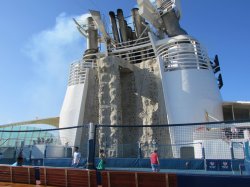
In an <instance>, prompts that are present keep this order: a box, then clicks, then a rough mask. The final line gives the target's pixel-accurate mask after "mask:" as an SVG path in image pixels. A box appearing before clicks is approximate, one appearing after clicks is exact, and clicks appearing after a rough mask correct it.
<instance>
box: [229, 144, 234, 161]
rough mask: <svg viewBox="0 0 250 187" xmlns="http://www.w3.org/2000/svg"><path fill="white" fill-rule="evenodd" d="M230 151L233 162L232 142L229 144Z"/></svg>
mask: <svg viewBox="0 0 250 187" xmlns="http://www.w3.org/2000/svg"><path fill="white" fill-rule="evenodd" d="M230 151H231V157H232V160H234V150H233V142H231V144H230Z"/></svg>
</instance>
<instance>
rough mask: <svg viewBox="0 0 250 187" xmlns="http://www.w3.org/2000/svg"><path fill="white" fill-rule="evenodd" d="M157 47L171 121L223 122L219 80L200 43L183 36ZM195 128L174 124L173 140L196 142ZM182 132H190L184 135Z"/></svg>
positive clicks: (175, 154) (160, 42)
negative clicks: (194, 136)
mask: <svg viewBox="0 0 250 187" xmlns="http://www.w3.org/2000/svg"><path fill="white" fill-rule="evenodd" d="M155 49H156V53H157V56H158V57H157V60H158V63H159V66H160V69H161V78H162V86H163V93H164V99H165V106H166V111H167V115H168V122H169V124H182V123H201V122H209V121H215V120H217V121H223V113H222V98H221V95H220V91H219V88H218V85H217V81H216V79H215V76H214V73H213V69H212V68H211V65H210V60H209V58H208V56H207V54H206V52H205V51H204V49H203V48H202V47H201V45H200V44H199V42H198V41H197V40H195V39H193V38H192V37H190V36H187V35H180V36H177V37H173V38H171V39H165V40H162V41H156V42H155ZM197 128H198V126H197ZM194 130H195V128H194V127H171V128H170V136H171V143H172V144H181V143H186V142H190V143H191V142H193V132H194ZM183 132H185V133H186V134H187V135H186V136H183ZM179 151H180V150H173V152H174V156H175V157H179Z"/></svg>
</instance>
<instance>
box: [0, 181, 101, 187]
mask: <svg viewBox="0 0 250 187" xmlns="http://www.w3.org/2000/svg"><path fill="white" fill-rule="evenodd" d="M0 186H1V187H45V186H44V185H38V184H37V185H34V184H17V183H11V182H0ZM46 187H53V186H46ZM98 187H102V186H100V185H99V186H98Z"/></svg>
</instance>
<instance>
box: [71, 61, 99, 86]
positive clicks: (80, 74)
mask: <svg viewBox="0 0 250 187" xmlns="http://www.w3.org/2000/svg"><path fill="white" fill-rule="evenodd" d="M96 67H97V65H96V60H77V61H75V62H73V63H72V64H71V66H70V73H69V81H68V86H72V85H76V84H84V82H85V79H86V74H87V70H88V69H89V68H96Z"/></svg>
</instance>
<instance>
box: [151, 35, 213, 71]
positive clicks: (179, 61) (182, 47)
mask: <svg viewBox="0 0 250 187" xmlns="http://www.w3.org/2000/svg"><path fill="white" fill-rule="evenodd" d="M156 50H157V54H158V55H159V56H161V57H162V59H163V60H164V70H165V71H174V70H178V69H207V70H208V69H210V68H211V65H210V60H209V58H208V55H207V53H206V51H205V50H204V49H203V48H202V46H201V45H200V43H199V42H197V41H196V40H194V39H178V40H173V41H171V40H170V41H169V42H167V43H165V44H162V45H160V46H158V47H157V49H156Z"/></svg>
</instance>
